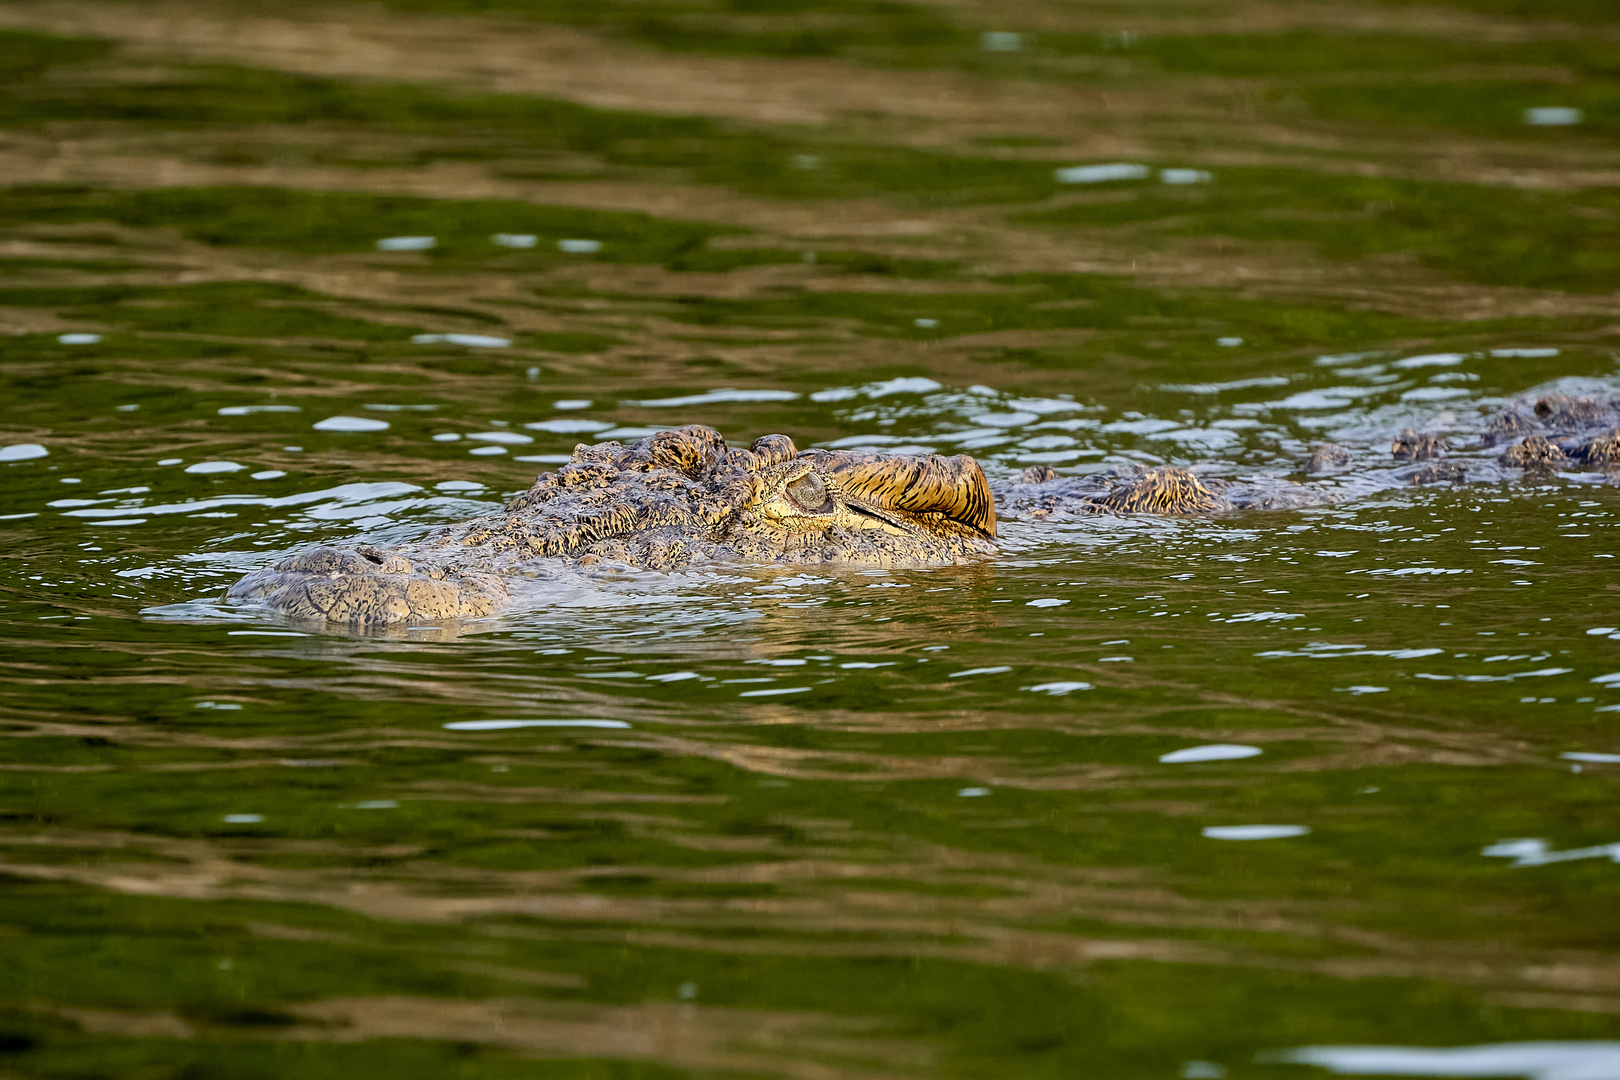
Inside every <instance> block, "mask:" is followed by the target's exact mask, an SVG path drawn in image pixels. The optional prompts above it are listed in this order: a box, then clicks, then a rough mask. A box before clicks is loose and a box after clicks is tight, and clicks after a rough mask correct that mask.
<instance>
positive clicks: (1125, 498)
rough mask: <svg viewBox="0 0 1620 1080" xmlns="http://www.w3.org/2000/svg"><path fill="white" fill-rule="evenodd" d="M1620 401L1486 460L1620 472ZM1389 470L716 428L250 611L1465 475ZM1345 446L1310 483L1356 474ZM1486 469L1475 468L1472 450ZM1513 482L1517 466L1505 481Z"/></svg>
mask: <svg viewBox="0 0 1620 1080" xmlns="http://www.w3.org/2000/svg"><path fill="white" fill-rule="evenodd" d="M1617 420H1620V401H1600V400H1596V399H1592V398H1577V397H1571V396H1569V395H1563V394H1553V395H1548V396H1546V397H1543V398H1540V399H1538V400H1536V401H1534V402H1531V401H1522V402H1514V403H1513V404H1512V405H1510V406H1509V407H1508V408H1506V409H1504V410H1502V412H1500V413H1498V414H1497V416H1496V417H1495V418H1494V419H1493V420H1492V421H1491V422H1490V423H1489V424H1488V425H1487V427H1486V430H1485V432H1484V433H1483V434H1482V435H1481V437H1480V440H1479V445H1480V447H1481V448H1482V449H1488V448H1494V447H1496V446H1499V445H1505V444H1510V445H1506V447H1505V449H1504V450H1503V451H1502V453H1501V454H1500V455H1499V457H1498V463H1499V464H1500V465H1502V466H1506V467H1508V468H1512V469H1532V468H1558V467H1570V466H1576V465H1608V464H1611V463H1620V429H1617V428H1616V421H1617ZM1391 452H1392V456H1393V458H1394V459H1395V461H1396V462H1398V463H1400V464H1397V465H1395V466H1394V467H1390V468H1379V469H1372V470H1361V471H1358V472H1348V473H1343V474H1342V475H1341V476H1340V477H1339V483H1338V484H1337V486H1333V485H1330V484H1327V483H1323V482H1320V481H1319V482H1316V483H1305V484H1300V483H1295V482H1292V481H1288V480H1284V479H1280V478H1268V477H1261V478H1254V479H1252V480H1249V481H1245V482H1236V481H1230V482H1229V481H1222V480H1216V479H1210V478H1204V477H1200V476H1198V475H1197V474H1195V473H1194V472H1193V471H1191V470H1189V469H1185V468H1181V467H1178V466H1160V467H1156V468H1147V469H1144V468H1139V467H1126V468H1116V469H1110V470H1106V471H1103V472H1094V473H1090V474H1086V475H1079V476H1061V475H1058V474H1057V473H1056V472H1055V471H1054V470H1052V469H1050V468H1047V467H1044V466H1037V467H1034V468H1031V469H1026V470H1024V472H1023V473H1022V474H1021V475H1019V476H1018V477H1016V478H1014V479H1012V480H1011V481H1009V482H1005V483H1002V484H999V485H997V486H996V487H995V489H994V490H993V489H992V485H991V484H990V482H989V481H988V480H987V479H986V477H985V474H984V472H983V471H982V470H981V469H980V468H979V465H978V463H977V462H976V461H974V460H973V459H972V458H971V457H967V456H958V457H939V456H932V455H929V456H922V457H898V456H889V455H882V454H869V453H861V452H855V451H840V450H806V451H802V452H801V451H800V450H798V449H797V448H796V447H795V446H794V445H793V441H792V440H791V439H789V438H788V437H787V436H785V435H767V436H765V437H763V438H761V439H758V440H756V441H755V442H754V444H753V445H752V446H751V447H750V448H749V449H747V450H742V449H737V448H734V447H731V446H728V445H727V444H726V441H725V440H724V439H723V438H722V437H721V435H720V433H719V432H717V431H715V430H714V429H712V428H707V427H700V426H692V427H686V428H681V429H679V430H676V431H664V432H660V433H658V434H657V435H654V436H652V437H650V438H646V439H643V440H641V441H640V442H638V443H636V444H635V445H634V446H631V447H625V446H622V445H621V444H619V443H616V442H607V443H599V444H597V445H594V446H586V445H580V446H578V447H576V448H575V450H574V455H573V460H572V461H571V462H570V463H569V464H567V465H565V466H563V467H561V468H559V469H558V470H557V471H555V472H548V473H543V474H542V475H541V476H540V478H539V479H538V480H537V481H536V482H535V484H534V486H533V487H531V488H530V489H529V490H528V491H526V492H524V493H523V494H521V495H519V496H517V497H516V498H514V499H513V500H512V501H511V502H509V503H508V504H507V505H506V507H505V509H504V510H502V511H500V512H498V513H494V514H488V515H485V516H483V517H478V518H474V519H473V520H471V521H468V522H464V523H462V524H459V525H454V526H446V527H442V528H439V529H435V530H434V531H432V532H430V533H429V534H428V535H427V536H426V537H424V538H422V539H421V540H419V541H416V542H415V543H412V544H407V545H404V546H401V547H396V548H388V549H378V548H375V547H370V546H365V545H360V546H355V547H350V548H340V547H331V546H321V547H316V548H312V549H310V550H308V551H304V552H301V553H299V554H296V555H293V556H291V557H289V558H286V559H283V560H282V561H281V562H279V563H277V564H276V565H274V566H273V567H270V568H267V569H264V570H259V571H256V572H254V573H251V574H248V575H247V576H246V577H244V578H243V579H242V580H240V581H238V582H237V583H236V584H235V585H233V586H232V587H231V589H230V593H229V595H230V597H231V598H233V599H237V600H244V601H253V602H259V603H263V604H266V605H268V606H270V607H272V608H275V609H277V610H279V611H281V612H284V613H285V614H287V615H290V616H293V617H296V618H307V619H317V620H325V621H330V622H337V623H346V624H349V625H351V626H357V627H363V626H385V625H410V624H420V623H434V622H445V621H450V620H456V619H467V618H476V617H479V616H484V615H488V614H491V613H492V612H494V611H495V610H497V609H498V608H500V607H501V606H502V605H503V604H504V603H505V602H506V601H507V600H508V598H509V592H508V589H507V585H506V581H507V579H508V578H510V577H512V576H514V575H521V574H524V573H532V572H533V571H534V568H535V567H536V566H537V565H541V564H542V563H541V561H544V563H546V564H556V563H561V564H565V565H574V566H582V567H591V566H594V565H599V564H604V563H607V564H624V565H628V566H632V567H641V568H646V569H671V568H674V567H679V566H685V565H689V564H693V563H702V562H730V563H753V564H770V563H775V564H821V563H855V564H865V565H875V566H905V565H911V566H918V565H932V566H940V565H950V564H953V563H959V562H965V561H970V560H973V559H976V558H979V557H982V556H985V555H989V554H991V553H993V552H994V551H995V550H996V516H997V512H998V508H999V510H1000V512H1001V513H1002V515H1003V516H1010V517H1044V516H1050V515H1052V514H1059V513H1061V514H1086V513H1113V514H1139V513H1146V514H1180V515H1185V514H1213V513H1219V512H1223V511H1233V510H1246V509H1253V508H1273V509H1282V508H1287V507H1298V506H1309V505H1320V504H1323V503H1328V502H1336V501H1339V500H1341V499H1343V498H1344V497H1346V496H1349V495H1355V494H1359V493H1362V492H1368V491H1373V490H1377V489H1379V488H1385V487H1389V486H1392V485H1395V484H1407V483H1435V482H1444V481H1455V480H1461V479H1464V478H1465V477H1466V476H1467V475H1468V473H1469V470H1468V467H1467V466H1466V465H1464V464H1463V463H1461V462H1458V461H1452V460H1444V454H1445V446H1444V444H1443V443H1442V442H1441V441H1440V440H1439V439H1437V438H1435V437H1434V436H1432V435H1428V434H1422V433H1418V432H1414V431H1412V430H1411V429H1407V430H1405V431H1403V432H1402V433H1401V434H1400V435H1399V436H1397V437H1396V439H1395V441H1394V443H1393V445H1392V447H1391ZM1350 457H1351V455H1350V452H1349V451H1348V450H1345V449H1344V448H1343V447H1339V446H1335V445H1333V444H1331V443H1330V444H1327V445H1325V446H1322V447H1320V448H1318V449H1317V450H1316V452H1315V453H1314V454H1313V455H1312V456H1311V459H1310V462H1309V463H1308V464H1307V465H1306V472H1308V473H1315V474H1327V475H1330V476H1331V475H1332V474H1334V473H1336V472H1341V471H1342V470H1344V468H1345V466H1347V465H1348V464H1349V462H1350ZM1474 460H1475V461H1476V462H1477V461H1478V459H1477V458H1475V459H1474ZM1498 471H1499V470H1498Z"/></svg>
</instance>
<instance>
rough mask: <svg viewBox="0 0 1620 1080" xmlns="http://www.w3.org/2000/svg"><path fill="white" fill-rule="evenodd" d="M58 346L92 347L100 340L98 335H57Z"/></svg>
mask: <svg viewBox="0 0 1620 1080" xmlns="http://www.w3.org/2000/svg"><path fill="white" fill-rule="evenodd" d="M56 340H57V343H58V344H61V345H94V344H96V343H97V342H99V341H100V340H101V335H100V334H58V335H57V336H56Z"/></svg>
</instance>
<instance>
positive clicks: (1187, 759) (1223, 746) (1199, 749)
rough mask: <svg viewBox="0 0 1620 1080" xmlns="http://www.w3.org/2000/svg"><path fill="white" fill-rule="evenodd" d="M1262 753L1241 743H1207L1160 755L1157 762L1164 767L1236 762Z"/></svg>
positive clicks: (1256, 748) (1256, 747)
mask: <svg viewBox="0 0 1620 1080" xmlns="http://www.w3.org/2000/svg"><path fill="white" fill-rule="evenodd" d="M1263 752H1264V751H1262V750H1261V749H1260V748H1259V747H1258V746H1244V745H1243V744H1242V743H1209V744H1207V745H1204V746H1189V747H1186V748H1185V749H1181V750H1172V751H1170V752H1169V753H1168V754H1160V755H1159V761H1160V762H1162V763H1163V764H1165V765H1188V764H1192V763H1193V762H1198V761H1238V760H1240V759H1242V758H1252V757H1258V756H1260V754H1262V753H1263Z"/></svg>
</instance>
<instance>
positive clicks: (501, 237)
mask: <svg viewBox="0 0 1620 1080" xmlns="http://www.w3.org/2000/svg"><path fill="white" fill-rule="evenodd" d="M489 242H490V243H492V244H494V245H496V246H497V247H508V248H532V247H534V246H536V245H537V244H539V243H540V238H539V237H538V236H535V235H534V234H533V233H508V232H498V233H496V234H495V235H494V236H492V237H490V238H489Z"/></svg>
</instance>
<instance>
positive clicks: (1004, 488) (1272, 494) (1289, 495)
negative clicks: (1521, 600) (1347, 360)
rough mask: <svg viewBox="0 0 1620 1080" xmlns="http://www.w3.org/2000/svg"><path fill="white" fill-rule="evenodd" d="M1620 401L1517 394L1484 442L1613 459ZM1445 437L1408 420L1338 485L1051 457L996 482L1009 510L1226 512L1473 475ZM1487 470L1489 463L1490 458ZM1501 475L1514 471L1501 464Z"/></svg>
mask: <svg viewBox="0 0 1620 1080" xmlns="http://www.w3.org/2000/svg"><path fill="white" fill-rule="evenodd" d="M1617 421H1620V401H1615V400H1608V401H1605V400H1600V399H1597V398H1589V397H1573V396H1571V395H1568V394H1549V395H1547V396H1546V397H1542V398H1538V399H1535V400H1533V401H1532V400H1530V399H1528V398H1526V399H1523V400H1520V401H1515V402H1513V403H1512V404H1511V405H1509V406H1508V407H1507V408H1506V409H1503V410H1502V411H1501V412H1500V413H1498V414H1497V415H1496V416H1495V417H1494V418H1492V420H1491V421H1490V423H1489V424H1488V425H1487V426H1486V430H1485V432H1484V433H1483V434H1482V435H1481V437H1480V445H1481V446H1484V447H1492V446H1496V445H1500V444H1501V443H1503V442H1506V441H1509V440H1512V439H1514V438H1517V439H1518V440H1519V441H1517V442H1515V443H1513V445H1511V446H1509V447H1508V448H1507V449H1506V450H1504V451H1503V452H1502V454H1501V455H1500V456H1499V457H1498V458H1497V464H1499V465H1504V466H1507V467H1509V468H1516V469H1544V468H1570V467H1575V466H1581V465H1588V466H1606V465H1612V464H1616V463H1620V428H1617V427H1616V423H1617ZM1445 454H1446V444H1445V442H1444V441H1443V440H1441V439H1439V438H1437V437H1436V436H1434V435H1431V434H1426V433H1422V432H1417V431H1414V430H1412V429H1411V428H1405V429H1404V430H1402V431H1401V433H1400V434H1399V435H1397V436H1395V438H1394V441H1393V442H1392V443H1391V444H1390V457H1391V458H1392V459H1393V461H1394V462H1395V463H1396V464H1395V465H1394V466H1393V467H1385V468H1372V469H1366V470H1362V471H1359V472H1354V473H1350V474H1349V475H1348V476H1346V477H1344V478H1343V479H1344V482H1342V483H1341V484H1339V485H1338V486H1336V487H1331V488H1330V487H1325V486H1321V485H1314V484H1298V483H1294V482H1293V481H1290V480H1283V479H1276V478H1273V479H1255V480H1250V481H1247V482H1241V481H1225V480H1217V479H1213V478H1206V477H1200V476H1197V475H1196V474H1194V473H1193V472H1192V471H1190V470H1188V469H1184V468H1180V467H1177V466H1173V465H1164V466H1159V467H1157V468H1152V469H1143V468H1140V467H1129V466H1127V467H1125V468H1122V469H1109V470H1105V471H1103V472H1096V473H1090V474H1086V475H1081V476H1060V475H1058V473H1057V472H1055V471H1054V470H1052V469H1050V468H1047V467H1045V466H1035V467H1032V468H1029V469H1025V470H1024V472H1023V474H1022V475H1020V476H1019V477H1018V478H1017V479H1016V480H1014V481H1013V482H1011V483H1010V484H1004V485H1001V486H998V487H997V488H996V505H997V509H998V512H999V513H1001V514H1002V516H1003V517H1020V516H1023V517H1048V516H1052V515H1055V514H1089V513H1116V514H1118V513H1126V514H1141V513H1146V514H1212V513H1221V512H1226V511H1238V510H1254V509H1271V510H1285V509H1293V508H1297V507H1303V506H1320V505H1323V504H1325V503H1331V502H1337V501H1339V500H1341V499H1343V498H1345V497H1347V496H1352V495H1363V494H1371V493H1372V492H1374V491H1377V490H1380V489H1385V488H1389V487H1392V486H1397V485H1404V484H1439V483H1454V482H1456V481H1460V480H1463V479H1465V478H1466V477H1467V476H1468V468H1467V466H1465V465H1464V464H1463V463H1462V462H1459V461H1447V460H1442V459H1443V458H1444V457H1445ZM1352 456H1353V455H1352V454H1351V453H1350V451H1349V450H1347V449H1345V448H1344V447H1342V446H1338V445H1336V444H1334V443H1326V444H1324V445H1322V446H1319V447H1317V448H1316V450H1315V451H1314V452H1313V453H1312V454H1311V457H1310V460H1309V461H1308V462H1307V463H1306V465H1305V472H1306V473H1307V474H1312V475H1322V474H1334V473H1339V472H1343V471H1345V470H1347V469H1348V467H1349V466H1350V464H1351V459H1352ZM1487 469H1489V467H1487ZM1495 471H1496V472H1497V473H1498V474H1500V476H1501V478H1502V479H1507V478H1508V474H1505V473H1502V471H1501V470H1495Z"/></svg>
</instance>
